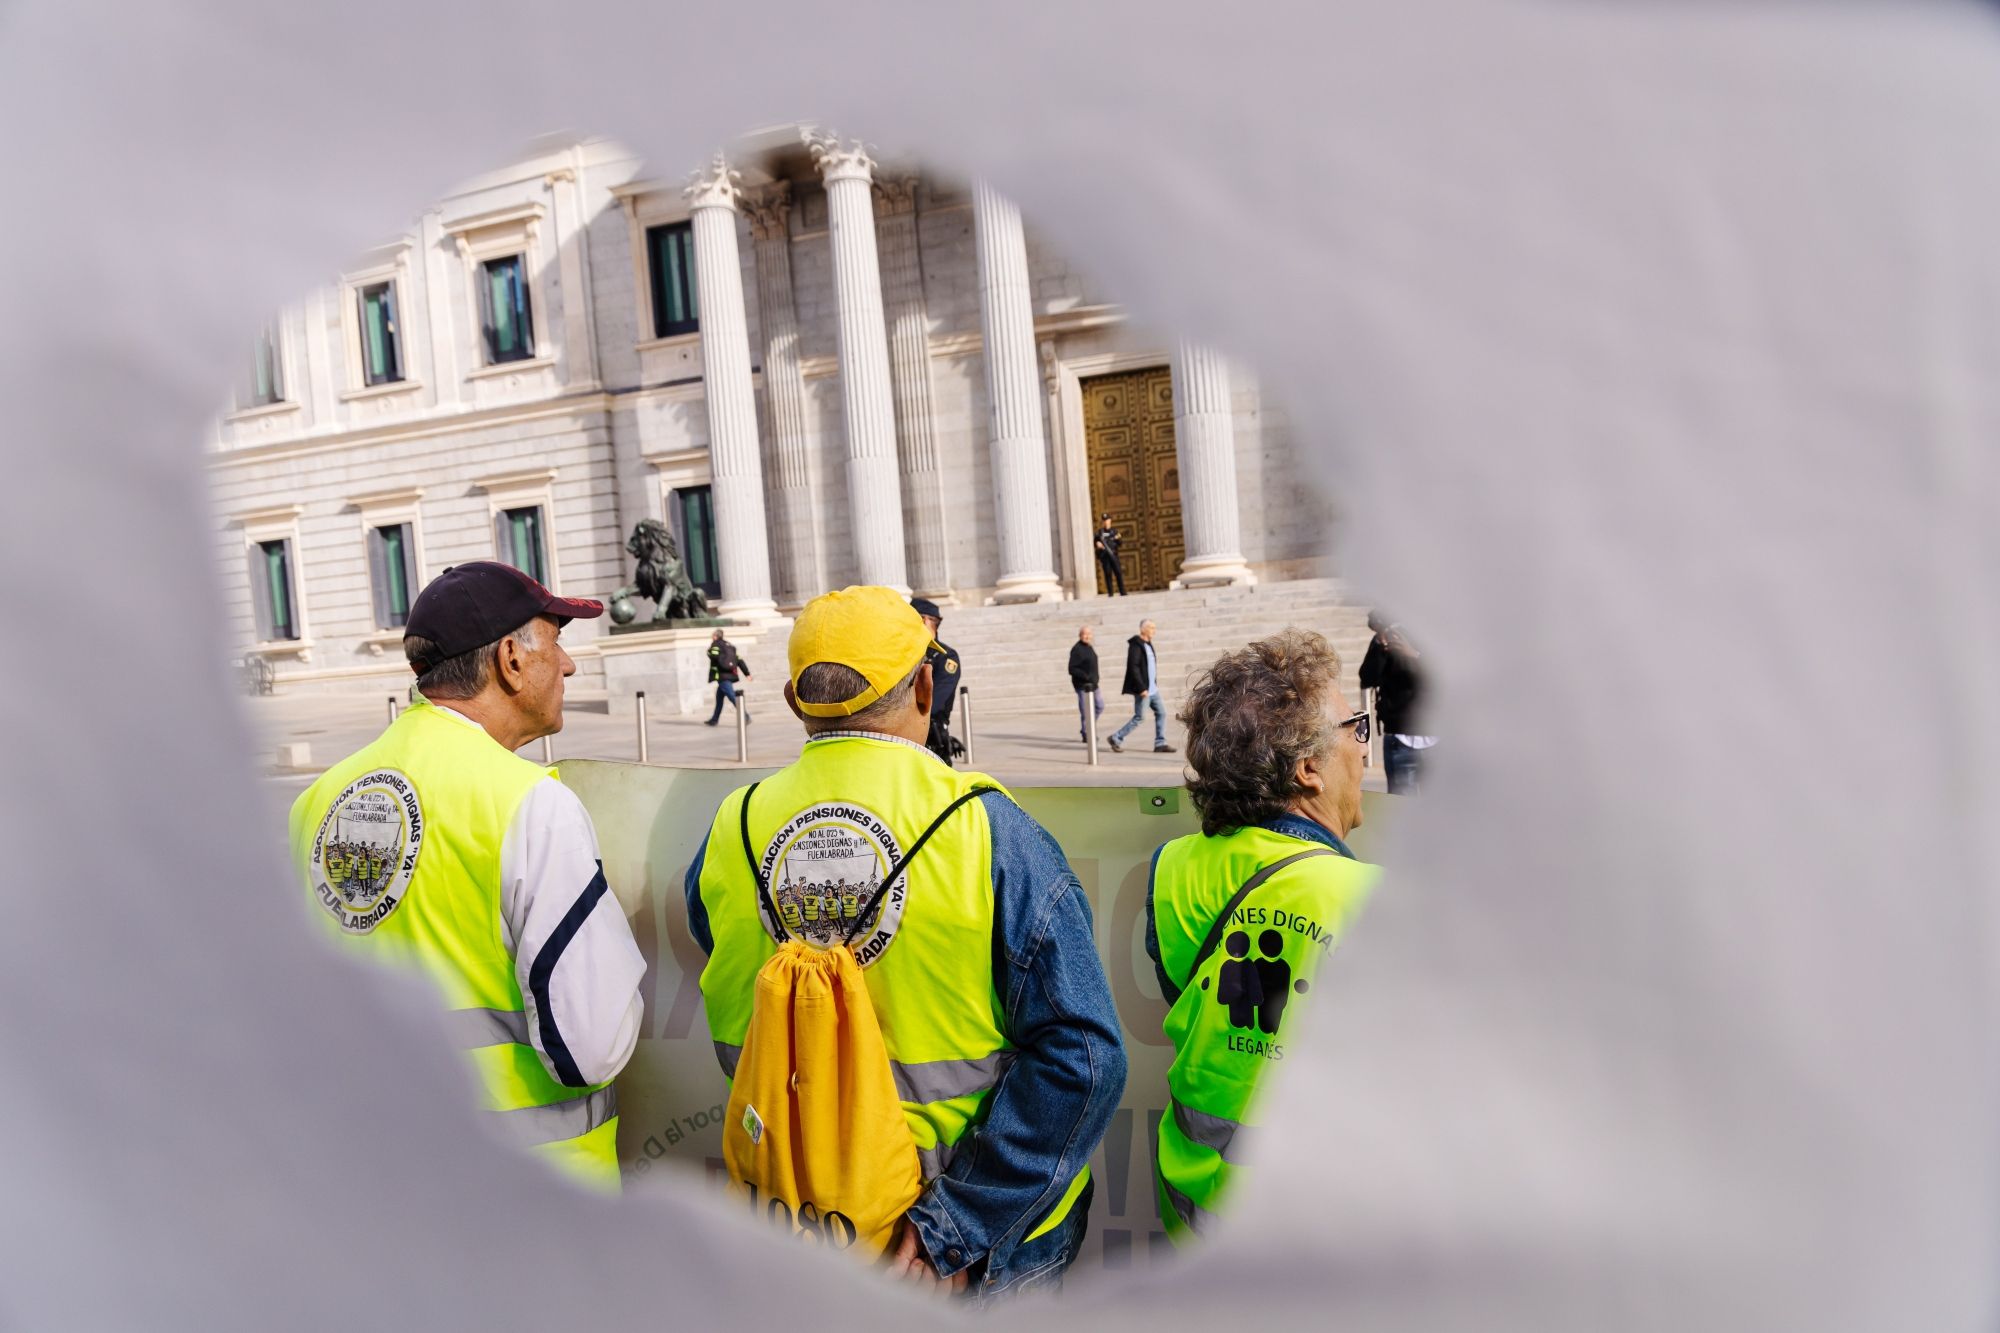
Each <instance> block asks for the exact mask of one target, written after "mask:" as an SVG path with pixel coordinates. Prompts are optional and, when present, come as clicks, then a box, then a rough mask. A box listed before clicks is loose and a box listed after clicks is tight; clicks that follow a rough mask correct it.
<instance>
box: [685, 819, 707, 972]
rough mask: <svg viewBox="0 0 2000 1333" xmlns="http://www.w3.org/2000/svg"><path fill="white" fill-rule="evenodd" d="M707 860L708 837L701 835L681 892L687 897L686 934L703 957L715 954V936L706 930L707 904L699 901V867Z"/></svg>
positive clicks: (689, 863)
mask: <svg viewBox="0 0 2000 1333" xmlns="http://www.w3.org/2000/svg"><path fill="white" fill-rule="evenodd" d="M707 859H708V835H707V834H705V833H704V834H703V835H702V838H701V846H700V847H699V848H698V849H697V850H696V851H695V854H694V860H692V861H690V862H688V872H687V878H686V879H685V880H683V881H682V882H681V892H682V893H683V894H685V895H686V896H687V908H688V934H690V935H692V936H694V942H695V943H696V944H698V945H700V946H701V951H702V953H703V954H704V955H706V954H712V953H714V952H715V934H714V932H713V931H711V930H710V929H709V928H708V904H707V903H705V902H703V901H702V900H701V865H702V862H704V861H706V860H707Z"/></svg>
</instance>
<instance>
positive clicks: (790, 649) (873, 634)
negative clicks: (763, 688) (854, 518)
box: [785, 586, 932, 717]
mask: <svg viewBox="0 0 2000 1333" xmlns="http://www.w3.org/2000/svg"><path fill="white" fill-rule="evenodd" d="M931 646H932V640H931V632H930V631H929V630H927V629H925V628H924V622H923V619H922V617H920V616H918V615H917V612H916V608H914V607H912V606H911V605H910V602H909V599H908V598H907V597H904V596H903V595H902V594H901V593H899V592H896V591H895V590H894V589H892V588H879V587H869V586H859V587H853V588H842V589H840V590H838V591H837V592H829V593H824V594H822V595H820V596H818V597H815V598H813V599H812V600H811V601H810V602H807V603H806V604H805V608H804V609H803V610H801V611H800V612H799V615H798V619H797V620H795V621H793V622H792V637H791V641H790V642H789V643H788V644H786V646H785V656H786V659H787V661H788V664H789V665H790V667H791V669H792V693H793V695H794V696H796V695H797V694H798V688H799V677H800V676H801V675H803V674H805V669H806V668H807V667H810V666H818V665H819V664H820V663H822V662H835V663H838V664H839V665H841V666H844V667H847V668H849V669H850V670H853V671H857V672H859V673H860V674H861V676H862V678H863V679H865V680H866V681H867V682H868V688H867V689H865V690H863V691H861V693H859V694H857V695H855V696H854V697H853V698H852V699H848V700H845V701H843V702H840V703H830V704H812V703H807V702H806V701H805V700H803V699H798V700H797V702H798V705H799V711H800V712H801V713H804V714H805V715H806V716H807V717H852V716H853V715H854V714H856V713H858V712H860V711H861V710H862V709H864V708H866V707H868V705H870V704H872V703H874V702H875V701H876V700H877V699H880V698H881V697H882V696H883V695H885V694H887V693H888V692H889V691H890V690H892V689H894V688H895V687H896V683H897V682H898V681H900V680H902V678H903V677H905V676H907V675H909V674H910V672H911V671H912V670H914V669H915V667H916V666H917V664H918V663H920V662H922V661H923V660H924V654H925V653H926V652H927V651H929V649H930V648H931Z"/></svg>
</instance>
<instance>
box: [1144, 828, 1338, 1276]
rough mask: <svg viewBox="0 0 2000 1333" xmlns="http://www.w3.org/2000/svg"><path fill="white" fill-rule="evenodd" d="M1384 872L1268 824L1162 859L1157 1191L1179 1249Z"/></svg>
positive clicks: (1212, 1199)
mask: <svg viewBox="0 0 2000 1333" xmlns="http://www.w3.org/2000/svg"><path fill="white" fill-rule="evenodd" d="M1267 871H1268V872H1269V873H1268V874H1267V875H1265V877H1264V878H1262V879H1261V880H1259V879H1258V877H1259V876H1260V875H1263V874H1264V872H1267ZM1376 874H1377V870H1376V868H1375V867H1374V866H1370V865H1363V864H1362V863H1361V862H1358V861H1352V860H1349V859H1348V858H1346V857H1344V856H1341V855H1339V854H1338V853H1336V852H1334V851H1333V849H1332V848H1330V847H1328V846H1326V845H1325V844H1324V843H1319V842H1312V841H1309V840H1307V839H1304V838H1295V837H1292V836H1290V835H1288V834H1284V833H1277V832H1274V831H1272V830H1270V829H1263V828H1243V829H1237V830H1236V831H1234V832H1232V833H1226V834H1220V835H1217V836H1215V837H1208V836H1205V835H1203V834H1200V833H1191V834H1188V835H1187V836H1185V837H1181V838H1175V839H1174V840H1173V841H1172V842H1169V843H1168V844H1167V845H1166V846H1164V847H1162V848H1161V849H1160V853H1159V857H1158V859H1157V860H1156V861H1155V862H1154V865H1153V883H1152V908H1153V926H1154V930H1155V932H1156V934H1157V936H1158V939H1159V947H1160V964H1161V969H1162V970H1163V971H1164V972H1165V973H1166V976H1167V980H1168V981H1169V982H1170V983H1172V987H1173V990H1174V992H1175V993H1174V994H1170V995H1169V996H1168V999H1169V1002H1170V1003H1171V1005H1172V1007H1171V1008H1170V1009H1168V1010H1167V1019H1166V1023H1165V1028H1166V1034H1167V1036H1168V1038H1169V1039H1171V1040H1172V1042H1173V1044H1174V1062H1173V1065H1172V1067H1171V1068H1169V1069H1168V1071H1167V1088H1168V1092H1169V1094H1170V1095H1171V1097H1172V1105H1171V1106H1170V1107H1169V1108H1168V1113H1167V1114H1166V1115H1165V1116H1163V1117H1162V1118H1161V1120H1160V1132H1159V1148H1158V1151H1159V1157H1158V1160H1157V1162H1156V1168H1157V1169H1156V1173H1155V1183H1156V1184H1157V1186H1158V1188H1159V1193H1160V1217H1161V1219H1162V1220H1163V1221H1164V1222H1165V1223H1166V1228H1167V1234H1168V1235H1169V1236H1170V1237H1172V1238H1173V1239H1174V1241H1175V1242H1176V1243H1180V1242H1184V1241H1185V1240H1187V1239H1188V1237H1189V1234H1190V1233H1191V1232H1200V1231H1202V1230H1205V1229H1206V1228H1207V1227H1208V1226H1209V1225H1210V1224H1211V1222H1212V1220H1213V1218H1214V1215H1215V1212H1216V1209H1217V1206H1218V1204H1219V1201H1220V1200H1221V1199H1222V1197H1223V1195H1224V1194H1225V1193H1226V1192H1227V1191H1228V1188H1229V1185H1230V1177H1231V1175H1232V1173H1233V1172H1234V1171H1235V1170H1236V1168H1237V1167H1238V1165H1239V1164H1240V1163H1241V1162H1242V1161H1243V1152H1244V1147H1245V1142H1246V1140H1247V1138H1248V1137H1249V1135H1248V1133H1247V1132H1246V1131H1247V1130H1248V1128H1249V1127H1250V1126H1251V1125H1252V1124H1253V1123H1254V1121H1253V1119H1252V1115H1253V1110H1254V1105H1253V1104H1254V1102H1255V1099H1256V1093H1257V1088H1258V1085H1259V1083H1260V1081H1261V1080H1262V1079H1263V1077H1264V1075H1265V1072H1266V1071H1267V1070H1269V1069H1272V1068H1273V1067H1275V1066H1276V1065H1277V1064H1278V1062H1280V1061H1282V1060H1283V1059H1284V1058H1285V1055H1286V1054H1287V1050H1288V1048H1289V1047H1290V1045H1291V1044H1292V1040H1293V1034H1294V1032H1295V1031H1296V1028H1297V1015H1298V1011H1299V1009H1300V1007H1302V1006H1303V1005H1305V1004H1306V1003H1307V1002H1308V992H1309V991H1310V990H1311V988H1312V984H1313V978H1314V976H1315V975H1316V973H1317V972H1318V969H1319V964H1320V960H1321V959H1323V958H1324V957H1325V956H1326V954H1327V952H1328V951H1329V950H1331V949H1332V947H1333V945H1334V942H1335V941H1336V940H1338V939H1339V938H1340V936H1341V933H1342V932H1343V931H1344V930H1345V929H1346V927H1347V923H1348V921H1349V920H1350V919H1351V918H1352V917H1353V915H1354V913H1355V911H1356V910H1357V909H1358V908H1359V907H1360V906H1361V903H1362V902H1363V900H1364V899H1366V897H1367V896H1368V891H1369V888H1370V886H1372V885H1373V883H1374V882H1375V877H1376ZM1252 881H1257V882H1256V883H1255V885H1254V887H1252V888H1251V889H1250V891H1249V893H1247V894H1245V895H1244V896H1243V897H1242V899H1241V901H1240V902H1238V903H1237V905H1236V907H1235V908H1234V910H1229V904H1230V902H1231V900H1232V899H1234V898H1235V897H1236V895H1237V893H1238V892H1239V891H1240V890H1241V889H1242V888H1243V887H1244V886H1245V885H1247V884H1251V883H1252ZM1225 912H1227V919H1226V920H1225V919H1224V914H1225ZM1212 935H1213V936H1214V940H1215V943H1214V945H1213V946H1212V947H1211V948H1210V950H1209V952H1208V953H1207V956H1206V957H1202V954H1203V950H1204V946H1205V945H1207V944H1208V941H1209V940H1210V938H1211V936H1212ZM1197 959H1199V960H1200V961H1199V962H1197Z"/></svg>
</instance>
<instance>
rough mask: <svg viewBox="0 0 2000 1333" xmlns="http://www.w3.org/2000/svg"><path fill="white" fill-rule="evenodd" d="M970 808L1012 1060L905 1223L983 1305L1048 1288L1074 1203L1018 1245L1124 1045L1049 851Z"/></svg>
mask: <svg viewBox="0 0 2000 1333" xmlns="http://www.w3.org/2000/svg"><path fill="white" fill-rule="evenodd" d="M979 800H980V801H981V802H983V803H984V805H985V807H986V818H987V823H988V825H989V826H990V828H991V829H992V837H993V852H992V865H993V899H994V901H993V909H994V910H993V917H994V924H993V928H994V935H995V939H994V949H993V969H994V971H993V987H994V990H995V992H996V993H997V994H998V995H999V996H1000V1002H1001V1012H1002V1014H1003V1016H1004V1017H1003V1026H1004V1028H1005V1031H1006V1033H1007V1039H1008V1040H1009V1041H1010V1042H1012V1043H1013V1044H1014V1047H1015V1054H1014V1058H1013V1060H1012V1061H1011V1062H1010V1063H1009V1064H1008V1066H1007V1069H1006V1072H1005V1073H1004V1074H1002V1075H1001V1077H1000V1082H999V1084H998V1086H996V1087H995V1088H994V1090H993V1095H992V1096H991V1097H990V1098H989V1099H988V1100H987V1103H986V1108H985V1115H984V1116H983V1117H982V1118H981V1120H980V1121H979V1123H978V1124H975V1125H973V1126H972V1127H971V1128H969V1129H968V1130H966V1132H965V1135H964V1137H962V1138H961V1139H959V1141H958V1145H957V1150H956V1151H955V1152H954V1153H953V1155H952V1159H951V1164H950V1165H949V1166H948V1167H946V1168H945V1170H944V1172H943V1174H941V1175H939V1176H937V1177H936V1178H934V1179H933V1180H932V1181H931V1182H930V1183H929V1184H928V1185H927V1186H925V1188H924V1192H923V1193H922V1194H921V1195H920V1196H918V1199H917V1202H916V1203H915V1204H914V1205H913V1206H912V1207H911V1208H910V1212H909V1218H910V1221H911V1223H912V1224H913V1225H914V1226H915V1227H916V1229H917V1234H918V1236H919V1237H920V1238H921V1239H922V1241H923V1245H924V1252H925V1254H926V1255H927V1256H928V1257H929V1258H930V1261H931V1264H932V1266H933V1267H935V1268H936V1269H937V1271H938V1273H939V1274H940V1275H942V1276H945V1277H950V1276H952V1275H953V1274H955V1273H958V1272H959V1271H961V1270H963V1269H967V1268H975V1266H977V1265H980V1264H981V1263H982V1261H983V1264H984V1268H983V1272H981V1271H977V1270H976V1271H975V1277H977V1278H978V1282H977V1286H978V1294H979V1295H982V1296H985V1297H988V1298H990V1297H992V1296H995V1295H999V1294H1000V1293H1002V1292H1004V1291H1006V1290H1007V1289H1008V1288H1010V1287H1013V1286H1014V1285H1016V1284H1017V1283H1029V1282H1034V1281H1039V1280H1041V1279H1042V1278H1043V1277H1044V1276H1045V1275H1047V1276H1051V1277H1055V1278H1057V1279H1059V1278H1060V1268H1061V1267H1062V1266H1064V1265H1066V1264H1067V1263H1068V1262H1069V1260H1071V1259H1073V1258H1074V1257H1075V1248H1076V1245H1077V1244H1078V1243H1079V1242H1080V1239H1081V1235H1082V1227H1083V1213H1084V1210H1085V1209H1086V1208H1088V1206H1089V1203H1090V1199H1089V1195H1088V1194H1087V1193H1086V1194H1085V1195H1083V1196H1082V1197H1080V1198H1079V1199H1078V1200H1077V1203H1076V1205H1075V1207H1074V1209H1073V1210H1072V1214H1071V1216H1070V1217H1069V1218H1068V1219H1066V1220H1065V1222H1064V1224H1063V1225H1062V1226H1060V1227H1057V1228H1056V1229H1055V1230H1054V1231H1053V1232H1051V1233H1049V1234H1048V1235H1045V1236H1040V1237H1037V1238H1036V1240H1035V1242H1034V1243H1033V1244H1032V1245H1029V1246H1026V1247H1023V1246H1022V1245H1021V1241H1022V1238H1023V1237H1025V1236H1026V1235H1027V1234H1028V1232H1030V1231H1031V1230H1033V1229H1034V1228H1035V1226H1036V1225H1038V1224H1039V1223H1040V1221H1041V1219H1042V1218H1044V1217H1046V1216H1047V1215H1048V1213H1049V1210H1050V1209H1052V1208H1054V1207H1055V1205H1056V1204H1057V1202H1059V1201H1060V1200H1061V1198H1062V1196H1063V1193H1064V1191H1065V1190H1066V1189H1067V1188H1068V1186H1069V1183H1070V1181H1071V1180H1073V1179H1074V1178H1075V1177H1076V1173H1077V1172H1079V1171H1081V1170H1083V1168H1084V1166H1085V1165H1086V1164H1087V1163H1088V1162H1089V1161H1090V1155H1091V1153H1093V1152H1095V1151H1096V1149H1097V1144H1098V1141H1099V1140H1100V1139H1102V1138H1103V1137H1104V1131H1105V1129H1106V1128H1107V1127H1108V1126H1109V1125H1110V1123H1111V1114H1112V1112H1113V1111H1115V1110H1116V1109H1117V1108H1118V1099H1119V1098H1120V1097H1121V1096H1122V1095H1123V1094H1124V1091H1125V1046H1124V1041H1123V1038H1122V1036H1121V1034H1120V1030H1119V1026H1118V1014H1117V1011H1116V1009H1115V1008H1113V1006H1112V1002H1111V983H1110V982H1109V981H1108V980H1107V979H1106V977H1105V975H1104V964H1103V961H1102V960H1101V959H1100V958H1099V957H1098V953H1097V941H1096V938H1095V936H1094V934H1093V932H1092V928H1091V918H1090V904H1089V903H1088V902H1087V901H1086V900H1085V898H1084V896H1083V886H1082V885H1081V884H1079V883H1078V882H1077V878H1076V874H1075V872H1074V871H1072V870H1071V869H1070V866H1069V861H1068V859H1067V858H1066V857H1064V855H1063V852H1062V848H1061V847H1059V846H1057V845H1056V840H1055V839H1054V838H1052V837H1050V836H1049V833H1048V831H1047V830H1046V829H1044V828H1042V826H1041V825H1039V824H1037V823H1036V822H1035V821H1034V820H1033V819H1031V818H1029V816H1028V815H1027V813H1026V812H1025V811H1023V810H1022V809H1021V808H1020V807H1019V806H1017V805H1015V804H1014V803H1013V802H1012V801H1011V800H1009V799H1007V797H1006V796H1004V795H1002V794H1001V793H999V792H988V793H987V794H985V795H983V796H981V797H979ZM707 852H708V845H707V843H706V842H704V843H703V844H702V849H701V851H700V852H699V853H697V854H696V856H695V859H694V864H693V865H691V866H689V867H688V872H687V881H686V885H685V892H686V895H687V904H688V928H689V931H690V933H691V934H692V935H693V936H694V939H695V942H696V943H697V944H699V945H700V946H701V950H702V952H703V953H709V952H712V951H713V950H714V947H715V944H714V937H713V936H712V935H711V933H710V931H709V925H708V915H707V912H706V910H705V909H704V907H703V905H702V901H701V893H700V882H701V867H702V862H703V860H704V859H705V858H706V856H707ZM1051 1270H1054V1271H1053V1272H1052V1271H1051Z"/></svg>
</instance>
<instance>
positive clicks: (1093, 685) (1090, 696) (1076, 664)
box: [1069, 625, 1104, 745]
mask: <svg viewBox="0 0 2000 1333" xmlns="http://www.w3.org/2000/svg"><path fill="white" fill-rule="evenodd" d="M1069 683H1070V684H1071V685H1072V686H1074V687H1075V689H1076V738H1077V739H1078V740H1080V741H1082V742H1084V743H1085V744H1086V745H1087V744H1089V743H1090V712H1089V709H1090V706H1091V704H1092V703H1093V702H1095V703H1096V705H1097V716H1099V717H1103V716H1104V691H1102V690H1100V689H1098V688H1097V649H1095V648H1093V647H1092V646H1091V644H1090V626H1088V625H1085V626H1084V627H1083V628H1082V629H1080V630H1078V631H1077V635H1076V642H1075V643H1073V644H1071V645H1070V646H1069Z"/></svg>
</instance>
